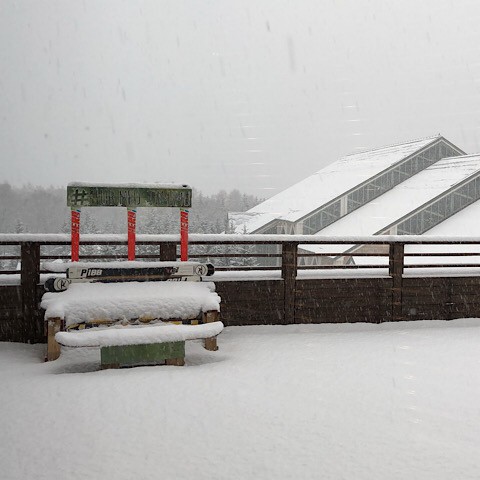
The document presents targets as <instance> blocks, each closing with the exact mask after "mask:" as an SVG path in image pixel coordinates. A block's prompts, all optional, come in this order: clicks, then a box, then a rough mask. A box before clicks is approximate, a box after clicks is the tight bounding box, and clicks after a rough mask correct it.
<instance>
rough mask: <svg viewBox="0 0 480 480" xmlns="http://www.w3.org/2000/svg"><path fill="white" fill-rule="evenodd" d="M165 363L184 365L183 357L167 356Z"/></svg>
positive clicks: (177, 365)
mask: <svg viewBox="0 0 480 480" xmlns="http://www.w3.org/2000/svg"><path fill="white" fill-rule="evenodd" d="M165 365H175V366H176V367H183V366H184V365H185V357H179V358H167V359H166V360H165Z"/></svg>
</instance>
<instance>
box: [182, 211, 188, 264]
mask: <svg viewBox="0 0 480 480" xmlns="http://www.w3.org/2000/svg"><path fill="white" fill-rule="evenodd" d="M180 260H181V261H182V262H186V261H187V260H188V210H184V209H183V208H182V209H181V210H180Z"/></svg>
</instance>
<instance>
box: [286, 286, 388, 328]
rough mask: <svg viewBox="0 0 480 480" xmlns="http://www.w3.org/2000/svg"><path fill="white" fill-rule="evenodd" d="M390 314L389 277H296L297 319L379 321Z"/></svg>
mask: <svg viewBox="0 0 480 480" xmlns="http://www.w3.org/2000/svg"><path fill="white" fill-rule="evenodd" d="M391 318H392V279H391V278H349V279H322V280H297V283H296V298H295V321H296V323H344V322H349V323H355V322H367V323H380V322H385V321H389V320H391Z"/></svg>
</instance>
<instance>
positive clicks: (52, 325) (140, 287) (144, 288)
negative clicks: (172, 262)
mask: <svg viewBox="0 0 480 480" xmlns="http://www.w3.org/2000/svg"><path fill="white" fill-rule="evenodd" d="M41 307H42V308H44V309H45V320H46V322H47V329H48V339H47V360H55V359H56V358H58V356H59V355H60V347H59V345H58V344H59V343H61V344H63V345H65V346H67V345H68V344H70V345H69V346H82V345H80V344H82V342H84V343H85V342H86V343H85V344H84V345H83V346H100V347H101V348H102V355H103V352H104V351H105V352H107V351H114V350H115V349H116V351H117V353H118V352H120V351H121V348H120V347H121V346H125V348H123V350H122V351H123V352H126V351H127V350H128V349H126V346H127V345H129V346H137V347H138V349H140V346H141V345H143V346H144V347H142V348H144V349H145V348H147V347H146V346H147V345H155V347H151V348H150V350H148V349H147V350H148V352H147V353H145V355H147V357H148V355H150V354H151V352H152V351H153V350H155V349H157V354H155V355H157V357H159V356H161V355H163V354H165V353H161V352H160V351H162V349H163V350H165V348H166V347H165V345H166V344H171V345H175V344H179V343H180V344H183V345H184V343H185V340H189V339H193V338H204V339H205V348H207V349H208V350H216V349H217V346H216V338H215V337H216V335H218V333H220V331H221V329H222V328H223V324H222V323H221V322H217V321H216V320H218V314H219V311H220V297H219V296H218V294H217V293H215V284H214V283H212V282H128V283H77V284H72V285H70V286H69V287H68V290H66V291H64V292H58V293H52V292H47V293H45V294H44V295H43V297H42V302H41ZM169 320H170V321H177V322H182V321H191V320H193V321H194V323H200V324H199V325H170V326H169V325H165V324H164V323H163V322H162V321H169ZM145 323H150V325H153V326H150V329H148V330H145V328H146V327H143V328H141V327H142V325H143V324H145ZM99 325H103V326H106V325H110V327H109V328H107V329H100V328H99ZM212 325H213V326H212ZM89 327H95V328H89ZM117 327H118V328H117ZM138 327H140V328H138ZM170 327H171V328H170ZM63 329H65V330H66V332H61V330H63ZM75 329H79V331H75ZM172 329H178V330H175V332H176V333H175V334H174V333H169V332H173V330H172ZM218 329H220V330H218ZM217 331H218V332H217ZM154 332H155V333H154ZM187 332H188V333H187ZM215 332H217V333H215ZM207 333H212V335H207ZM56 335H59V336H58V337H57V336H56ZM185 335H186V336H188V338H187V337H186V336H185ZM206 335H207V336H206ZM170 338H171V339H172V340H169V339H170ZM79 339H83V340H79ZM113 339H117V340H115V341H114V340H113ZM142 339H143V340H142ZM57 342H58V343H57ZM112 342H113V343H112ZM118 342H120V343H118ZM132 342H134V343H132ZM72 343H77V344H76V345H73V344H72ZM88 343H90V344H91V345H87V344H88ZM94 344H95V345H94ZM161 345H163V346H161ZM177 347H178V345H177ZM183 348H184V347H183ZM112 349H113V350H112ZM159 352H160V353H159ZM175 352H176V353H177V354H178V353H182V349H181V348H180V347H178V348H176V350H175ZM175 352H174V353H175ZM131 353H132V352H130V354H131ZM172 354H173V353H172V352H170V353H166V354H165V355H172ZM140 356H142V355H140ZM183 356H184V355H183ZM170 358H174V361H173V363H174V364H183V358H181V357H180V356H179V357H170ZM175 362H176V363H175ZM107 363H108V362H107ZM107 363H105V364H107ZM110 363H111V362H110ZM113 363H115V362H113ZM119 363H120V366H121V363H122V362H119ZM146 363H148V362H146ZM167 363H169V362H167ZM170 363H172V362H170ZM102 365H104V361H103V358H102Z"/></svg>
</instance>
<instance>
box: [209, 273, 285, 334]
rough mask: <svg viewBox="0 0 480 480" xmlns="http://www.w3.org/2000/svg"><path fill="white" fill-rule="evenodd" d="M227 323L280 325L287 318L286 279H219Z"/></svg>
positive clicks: (222, 306)
mask: <svg viewBox="0 0 480 480" xmlns="http://www.w3.org/2000/svg"><path fill="white" fill-rule="evenodd" d="M215 286H216V291H217V293H218V294H219V295H220V297H221V298H222V302H221V304H220V315H221V320H222V322H223V323H224V324H225V326H234V325H278V324H282V323H284V320H283V316H284V315H283V308H284V306H283V305H284V302H283V281H281V280H270V281H241V282H215Z"/></svg>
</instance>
